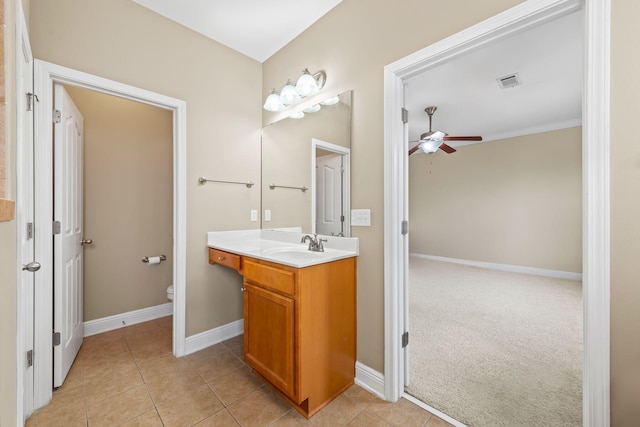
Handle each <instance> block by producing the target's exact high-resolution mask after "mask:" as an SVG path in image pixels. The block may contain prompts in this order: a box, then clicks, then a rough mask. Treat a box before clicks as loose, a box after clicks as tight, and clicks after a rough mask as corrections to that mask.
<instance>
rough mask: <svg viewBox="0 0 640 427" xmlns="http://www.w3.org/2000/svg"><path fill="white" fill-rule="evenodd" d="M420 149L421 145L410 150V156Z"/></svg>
mask: <svg viewBox="0 0 640 427" xmlns="http://www.w3.org/2000/svg"><path fill="white" fill-rule="evenodd" d="M419 148H420V144H418V145H416V146H415V147H413V148H410V149H409V155H412V154H413V153H415V152H416V151H418V149H419Z"/></svg>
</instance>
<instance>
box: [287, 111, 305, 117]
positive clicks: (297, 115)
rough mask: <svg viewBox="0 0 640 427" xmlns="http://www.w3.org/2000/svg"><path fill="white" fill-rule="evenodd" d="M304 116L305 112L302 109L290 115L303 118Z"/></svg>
mask: <svg viewBox="0 0 640 427" xmlns="http://www.w3.org/2000/svg"><path fill="white" fill-rule="evenodd" d="M303 117H304V113H303V112H302V111H298V112H297V113H293V114H291V115H290V116H289V118H290V119H301V118H303Z"/></svg>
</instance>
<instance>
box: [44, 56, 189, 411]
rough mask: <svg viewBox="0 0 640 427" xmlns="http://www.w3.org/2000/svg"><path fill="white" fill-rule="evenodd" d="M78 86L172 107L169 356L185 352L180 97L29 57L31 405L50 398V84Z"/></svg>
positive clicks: (183, 115)
mask: <svg viewBox="0 0 640 427" xmlns="http://www.w3.org/2000/svg"><path fill="white" fill-rule="evenodd" d="M54 82H55V83H61V84H68V85H72V86H79V87H82V88H85V89H90V90H94V91H97V92H101V93H105V94H108V95H113V96H117V97H120V98H125V99H129V100H132V101H135V102H141V103H144V104H148V105H153V106H155V107H159V108H163V109H166V110H170V111H173V285H174V300H173V354H174V355H175V356H176V357H180V356H183V355H184V353H185V332H186V330H185V323H186V322H185V317H186V303H185V297H186V146H187V144H186V123H187V121H186V110H187V105H186V102H185V101H182V100H179V99H176V98H171V97H168V96H165V95H162V94H159V93H155V92H151V91H148V90H145V89H141V88H137V87H134V86H130V85H126V84H123V83H120V82H116V81H114V80H109V79H105V78H102V77H98V76H95V75H92V74H88V73H84V72H81V71H77V70H74V69H71V68H67V67H63V66H60V65H56V64H52V63H49V62H45V61H41V60H38V59H35V60H34V92H35V93H36V94H37V95H38V97H39V100H40V102H39V103H38V105H37V107H36V111H35V117H34V122H35V131H34V135H35V147H36V148H35V152H36V154H35V170H36V176H35V200H36V202H35V219H36V223H37V224H38V227H37V228H36V230H35V237H36V248H35V255H36V256H35V259H36V260H38V261H39V262H40V263H41V264H42V268H41V269H40V272H39V274H37V275H36V283H35V288H36V289H37V292H36V295H35V319H34V353H35V354H36V355H37V357H35V360H34V378H35V379H34V384H35V385H34V408H39V407H41V406H44V405H46V404H47V403H48V402H49V401H50V400H51V397H52V384H53V381H52V374H51V369H52V362H53V351H52V336H51V331H52V328H53V323H52V310H53V283H52V280H53V271H52V267H53V248H52V245H51V239H52V235H53V234H52V218H53V194H52V193H53V191H52V188H53V187H52V179H53V173H52V165H53V163H52V162H53V140H52V138H53V120H52V113H53V84H54Z"/></svg>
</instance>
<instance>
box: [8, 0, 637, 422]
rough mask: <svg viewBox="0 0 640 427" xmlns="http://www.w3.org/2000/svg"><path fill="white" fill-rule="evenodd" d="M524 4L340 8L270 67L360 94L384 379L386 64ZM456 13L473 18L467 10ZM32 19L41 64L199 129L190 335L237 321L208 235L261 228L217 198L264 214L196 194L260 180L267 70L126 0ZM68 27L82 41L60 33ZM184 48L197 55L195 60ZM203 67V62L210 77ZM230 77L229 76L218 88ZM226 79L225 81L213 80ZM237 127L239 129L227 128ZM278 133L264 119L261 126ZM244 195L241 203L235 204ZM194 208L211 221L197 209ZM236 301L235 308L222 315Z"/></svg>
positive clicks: (365, 263) (362, 184) (622, 132)
mask: <svg viewBox="0 0 640 427" xmlns="http://www.w3.org/2000/svg"><path fill="white" fill-rule="evenodd" d="M5 3H10V1H7V0H5ZM49 3H51V5H49ZM53 3H55V6H54V5H53ZM517 3H519V1H518V0H495V1H492V2H490V3H489V2H477V1H473V0H456V1H452V2H438V1H435V0H429V1H418V0H412V1H410V0H406V1H403V2H402V4H401V5H399V4H398V2H389V1H385V0H366V1H365V0H345V1H344V2H343V3H341V4H340V5H339V6H337V7H336V8H335V9H334V10H332V11H331V12H329V14H327V15H326V16H325V17H324V18H323V19H322V20H321V21H320V22H318V23H317V24H316V25H314V26H313V27H312V28H310V29H309V30H307V31H306V32H305V33H303V34H302V35H301V36H300V37H299V38H298V39H297V40H295V41H294V42H293V43H291V44H290V45H288V46H287V47H285V48H284V49H283V50H282V51H281V52H279V53H278V54H277V55H275V56H274V57H272V58H271V59H270V60H268V61H267V62H266V63H265V64H264V75H263V80H264V87H265V88H271V87H274V86H280V85H282V84H283V82H284V79H286V78H287V76H294V75H297V73H299V71H300V70H301V69H302V68H304V67H309V69H310V70H312V71H314V70H317V69H321V68H322V69H325V70H326V71H327V73H328V83H327V88H328V89H327V90H335V91H336V92H340V91H342V90H345V89H354V115H353V124H354V128H353V144H352V155H353V157H352V163H353V170H352V175H353V182H352V184H353V186H352V188H353V198H352V199H353V207H354V208H365V207H369V208H371V209H372V221H373V223H372V227H371V228H362V227H361V228H358V229H357V230H356V231H355V233H354V234H355V236H357V237H359V238H360V239H361V246H360V247H361V257H360V259H359V271H358V278H359V281H358V288H359V291H358V299H359V301H358V325H359V331H358V359H359V360H360V361H361V362H363V363H365V364H367V365H369V366H371V367H372V368H374V369H377V370H379V371H382V370H383V354H384V348H383V279H382V260H383V256H382V245H383V227H382V211H383V194H382V183H383V153H382V143H383V136H382V135H383V124H382V117H383V111H382V105H383V85H382V67H383V66H384V65H386V64H388V63H391V62H393V61H394V60H397V59H399V58H402V57H404V56H406V55H407V54H409V53H412V52H414V51H416V50H418V49H420V48H422V47H424V46H427V45H429V44H431V43H433V42H435V41H437V40H440V39H442V38H444V37H446V36H448V35H451V34H453V33H455V32H457V31H460V30H462V29H464V28H466V27H468V26H470V25H473V24H475V23H477V22H479V21H481V20H483V19H485V18H488V17H490V16H492V15H494V14H496V13H498V12H500V11H502V10H505V9H507V8H508V7H511V6H513V5H515V4H517ZM612 3H613V11H612V12H613V15H612V27H613V34H612V81H613V83H612V86H613V87H612V123H611V129H612V164H611V166H612V172H611V173H612V186H611V191H612V200H611V215H612V227H611V228H612V230H611V231H612V239H611V251H612V266H611V267H612V270H611V278H612V284H611V287H612V289H611V312H612V319H611V378H612V382H611V413H612V422H611V425H612V426H616V427H626V426H630V427H631V426H634V425H636V423H637V420H638V419H640V407H639V406H638V405H637V399H636V397H637V395H638V393H639V388H640V387H639V385H640V378H638V375H640V374H639V372H640V371H639V370H638V364H639V361H640V335H639V334H638V333H637V329H638V328H637V325H638V324H640V310H638V306H639V305H640V286H638V279H637V277H638V274H637V269H636V268H635V267H636V264H637V254H638V253H640V247H639V245H640V226H638V224H637V218H639V217H640V206H639V205H638V202H637V201H638V198H637V197H636V195H637V194H639V193H640V176H639V175H640V172H639V167H638V158H640V145H638V144H637V143H636V141H635V139H634V135H635V134H636V132H637V126H636V125H637V120H636V116H637V111H638V108H636V104H635V103H634V102H635V100H637V99H639V98H640V87H638V81H637V79H633V78H629V76H636V75H639V74H640V63H639V62H638V61H639V57H638V55H637V54H636V46H635V45H636V40H637V39H638V37H639V36H640V34H639V30H638V29H637V25H636V23H637V22H638V21H639V20H640V10H639V7H640V4H638V2H631V1H628V0H612ZM461 10H464V11H465V13H460V11H461ZM74 11H78V12H77V13H76V12H74ZM31 14H32V17H34V19H32V21H31V28H32V30H31V33H32V43H33V44H34V45H35V46H36V49H35V50H36V56H38V57H40V58H43V59H47V60H50V61H54V62H58V63H62V64H64V65H68V66H71V67H75V68H79V69H83V70H86V71H89V72H93V73H96V74H99V75H103V76H106V77H110V78H114V79H116V80H121V81H125V82H128V83H130V84H135V85H138V86H141V87H146V88H150V89H152V90H156V91H158V92H163V93H168V94H169V95H172V96H175V97H179V98H182V99H186V100H187V102H188V109H189V119H190V122H189V125H188V132H189V139H190V142H189V147H190V151H189V193H188V197H189V202H188V203H189V205H188V209H189V212H190V213H189V246H188V251H189V252H188V256H189V259H190V262H189V266H188V271H189V278H188V281H189V288H188V293H189V294H190V295H188V300H189V301H188V304H189V305H188V309H187V315H188V323H189V331H188V333H189V334H192V333H195V332H197V331H199V330H204V329H207V328H208V327H210V326H215V325H216V324H223V323H226V322H228V321H231V320H234V319H235V318H237V316H236V313H237V312H238V311H239V310H240V307H241V301H240V298H239V297H238V299H237V300H236V299H235V297H233V298H230V299H228V300H225V299H223V298H221V297H225V296H231V294H229V295H227V294H224V292H223V291H221V290H220V287H221V286H229V282H233V280H237V281H238V282H239V279H238V278H235V279H234V278H233V275H231V274H229V275H228V277H226V278H224V279H225V280H226V281H225V284H224V285H218V284H216V283H215V280H214V279H218V277H216V276H215V275H214V274H213V273H211V271H210V269H208V266H206V255H205V250H204V237H203V233H204V232H205V231H207V230H208V229H211V228H212V227H213V226H215V225H216V223H217V222H224V225H223V226H222V227H221V228H227V229H230V228H251V227H252V226H254V225H252V224H251V223H247V222H246V221H244V220H243V217H242V216H239V215H238V216H237V219H236V220H234V219H227V220H226V221H216V219H218V218H220V217H221V216H222V217H223V213H222V212H223V211H222V209H221V208H220V205H218V204H216V201H217V200H220V199H221V198H223V197H226V198H231V197H233V196H235V200H234V201H233V202H230V203H233V205H234V206H235V204H236V203H238V204H243V205H246V209H248V206H249V205H250V206H251V207H252V208H255V209H257V208H258V205H257V203H258V202H257V198H258V197H259V196H256V195H254V194H251V195H250V196H246V197H247V199H248V200H247V201H242V200H237V199H239V197H238V193H237V192H235V191H234V192H231V191H229V192H227V191H225V190H224V189H218V188H214V187H208V186H205V187H203V188H200V189H199V188H198V187H197V186H196V185H195V184H194V183H195V179H196V178H197V176H198V175H199V174H203V173H204V172H207V171H216V172H217V171H219V170H220V168H222V169H224V161H222V160H221V159H229V158H231V159H240V160H238V161H234V162H229V163H233V165H234V167H235V168H237V167H238V165H239V166H240V167H241V168H242V171H238V172H245V171H253V170H256V169H258V166H259V165H258V160H257V159H253V158H250V159H247V158H246V156H241V155H239V154H238V152H245V151H247V147H249V148H255V147H256V146H257V142H256V141H257V140H258V136H257V134H258V131H257V129H254V130H253V132H254V133H255V135H253V134H252V131H251V129H252V128H253V122H254V120H255V121H257V122H259V121H260V118H259V117H260V114H261V113H260V106H261V105H262V102H263V101H264V97H263V96H262V95H265V96H266V91H264V90H261V87H260V84H259V82H254V79H259V78H260V65H259V64H256V63H255V62H253V61H251V60H248V59H246V58H242V57H241V56H240V55H236V54H235V53H233V52H230V51H228V50H226V49H224V48H223V47H221V46H219V45H217V44H215V43H211V42H209V41H206V40H204V39H203V38H201V37H199V36H197V35H194V34H192V33H189V32H188V31H187V30H184V29H181V28H180V27H176V26H174V25H170V24H169V23H168V22H166V21H165V20H163V19H162V18H160V17H156V16H153V15H151V14H149V13H148V12H146V11H143V10H142V9H140V8H138V7H137V6H135V5H133V4H130V3H129V2H125V1H124V0H119V1H114V2H97V1H95V0H92V1H79V0H78V1H74V2H72V1H56V2H49V1H47V0H32V1H31ZM7 15H8V14H7ZM65 17H66V18H65ZM434 17H435V19H429V20H428V22H429V24H430V25H429V26H428V31H427V30H425V25H424V22H425V21H426V20H427V19H428V18H434ZM67 19H68V20H67ZM65 23H66V24H68V25H69V26H68V28H73V29H75V30H74V31H68V30H63V29H62V28H63V27H64V25H63V24H65ZM56 28H58V29H56ZM80 35H81V36H80ZM62 41H64V42H65V43H67V44H69V45H71V46H73V47H74V48H76V49H75V50H74V49H72V52H63V51H61V50H62V49H61V48H59V47H57V46H56V45H57V44H58V43H60V42H62ZM185 46H193V51H192V50H191V49H185ZM309 47H312V49H308V48H309ZM145 48H147V49H145ZM203 52H209V55H203ZM123 64H127V66H126V67H124V66H123ZM198 64H206V66H204V70H201V69H200V67H198ZM225 64H228V65H226V66H225ZM225 76H226V77H227V78H226V79H221V77H225ZM218 81H219V82H222V83H220V84H217V83H215V82H218ZM237 81H244V82H245V83H247V84H248V86H249V87H248V88H247V90H246V92H244V93H243V94H244V95H245V97H246V98H247V102H246V103H245V102H242V103H241V104H234V103H232V104H231V105H223V101H224V95H225V94H228V93H229V89H228V88H229V87H230V86H232V85H231V84H229V82H237ZM194 82H197V84H194ZM203 85H204V86H203ZM258 94H260V96H259V95H258ZM233 99H234V100H237V99H244V98H243V97H239V98H238V97H236V98H233ZM230 120H233V122H234V123H235V124H236V126H232V125H230V124H227V125H223V124H224V123H226V122H228V121H230ZM269 122H270V120H269V117H268V115H267V116H265V118H264V119H263V123H269ZM257 127H259V126H256V128H257ZM8 132H9V133H10V134H13V133H11V132H12V131H8ZM13 132H15V130H14V131H13ZM13 140H14V139H13ZM13 140H12V141H13ZM212 141H216V143H215V144H214V143H212ZM220 141H227V142H228V141H234V142H235V143H234V144H223V143H222V142H220ZM254 144H255V145H254ZM194 151H195V153H194ZM249 151H250V150H249ZM245 154H246V153H245ZM245 162H247V163H248V164H246V165H245ZM220 165H222V166H220ZM205 166H206V170H205V171H204V172H202V170H203V169H205ZM227 170H228V169H227ZM234 170H235V169H234ZM247 174H248V173H238V175H240V176H239V177H238V178H239V179H240V180H245V179H251V180H253V181H254V182H258V179H259V173H256V174H254V175H250V174H249V175H250V176H246V175H247ZM225 177H226V176H225ZM234 178H236V177H235V176H234ZM254 188H255V187H254ZM249 193H250V192H249ZM249 193H246V194H249ZM203 194H204V196H203ZM256 194H257V192H256ZM240 196H242V197H244V196H245V195H244V194H243V193H240ZM226 198H225V199H224V200H227V199H226ZM227 205H228V204H227ZM222 206H225V204H222ZM194 209H196V210H199V209H202V210H201V211H200V212H201V213H193V212H191V211H193V210H194ZM243 211H244V209H243ZM202 212H206V213H208V215H207V214H206V213H202ZM247 212H248V210H247ZM246 216H247V217H248V215H246ZM11 224H12V223H2V224H0V263H2V264H1V266H2V268H0V283H2V286H3V289H4V288H5V287H6V288H8V289H9V294H5V297H4V298H0V321H1V322H0V330H1V331H2V338H3V340H4V341H3V342H9V343H11V342H15V341H14V335H15V332H14V331H15V304H14V301H15V298H14V297H15V294H13V293H12V289H13V288H12V286H11V285H12V284H15V277H14V270H13V269H12V268H11V266H13V265H14V264H15V230H14V227H13V226H11ZM12 260H13V261H12ZM5 266H8V267H7V268H4V267H5ZM218 270H221V271H222V269H218ZM221 280H222V279H221ZM205 283H206V284H205ZM218 301H222V302H218ZM228 301H232V302H233V304H228ZM236 303H237V305H236V306H234V307H231V309H230V310H226V309H225V306H229V305H235V304H236ZM207 309H208V311H207ZM214 312H215V314H214ZM212 316H213V317H214V318H212ZM5 337H6V340H5ZM0 349H1V350H0V354H1V357H2V360H1V362H2V363H0V366H1V368H0V386H1V387H0V394H1V395H0V411H1V412H0V423H1V424H2V425H14V424H15V409H14V408H15V396H14V395H13V390H15V372H14V371H15V369H14V367H15V363H13V362H14V359H13V358H14V354H15V348H12V346H11V345H6V346H5V345H3V346H1V347H0Z"/></svg>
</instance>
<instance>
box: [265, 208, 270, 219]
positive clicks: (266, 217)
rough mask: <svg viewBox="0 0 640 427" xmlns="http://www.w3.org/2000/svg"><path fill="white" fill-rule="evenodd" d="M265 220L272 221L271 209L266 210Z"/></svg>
mask: <svg viewBox="0 0 640 427" xmlns="http://www.w3.org/2000/svg"><path fill="white" fill-rule="evenodd" d="M264 220H265V221H271V209H265V210H264Z"/></svg>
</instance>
